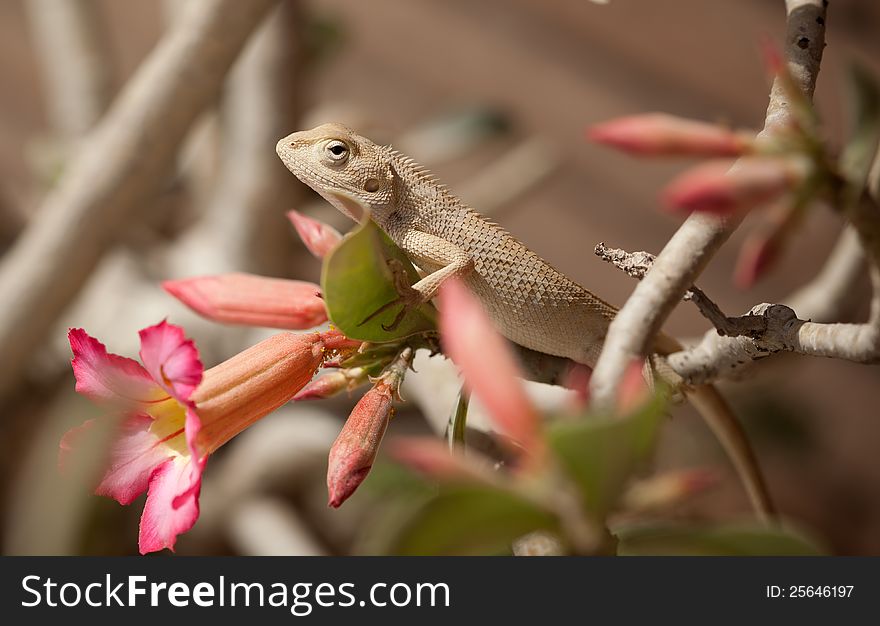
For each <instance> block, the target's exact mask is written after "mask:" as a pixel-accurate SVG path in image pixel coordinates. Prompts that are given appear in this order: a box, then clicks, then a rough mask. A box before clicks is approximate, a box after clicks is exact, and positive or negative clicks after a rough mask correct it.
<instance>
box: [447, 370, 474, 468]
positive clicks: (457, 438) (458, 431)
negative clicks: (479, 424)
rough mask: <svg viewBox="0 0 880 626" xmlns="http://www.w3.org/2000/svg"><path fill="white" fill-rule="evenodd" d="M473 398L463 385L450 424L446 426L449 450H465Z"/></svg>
mask: <svg viewBox="0 0 880 626" xmlns="http://www.w3.org/2000/svg"><path fill="white" fill-rule="evenodd" d="M470 400H471V396H470V394H469V393H468V391H467V389H465V388H464V385H462V387H461V389H459V391H458V401H457V402H456V403H455V408H454V409H453V410H452V415H450V416H449V422H448V423H447V424H446V441H447V442H448V443H449V450H450V451H453V452H454V450H455V448H464V446H465V435H466V434H467V414H468V406H469V404H470Z"/></svg>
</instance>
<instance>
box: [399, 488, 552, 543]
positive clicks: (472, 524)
mask: <svg viewBox="0 0 880 626" xmlns="http://www.w3.org/2000/svg"><path fill="white" fill-rule="evenodd" d="M539 529H546V530H550V531H557V530H558V523H557V521H556V518H555V517H554V516H553V515H552V514H551V513H549V512H547V511H544V510H543V509H541V508H539V507H537V506H536V505H534V504H532V503H531V502H529V501H527V500H525V499H523V498H521V497H520V496H518V495H516V494H515V493H512V492H509V491H504V490H501V489H493V488H491V487H486V486H478V485H462V486H456V487H446V488H444V489H443V490H442V491H441V492H440V493H439V494H438V495H437V496H436V497H434V498H431V499H430V500H427V501H426V502H424V503H423V504H422V505H421V506H419V507H418V508H417V509H415V511H414V512H413V513H412V515H410V516H409V517H408V518H407V519H406V520H405V521H404V522H403V523H402V524H401V525H400V527H399V528H397V529H396V530H395V532H393V533H391V535H392V536H393V539H392V540H391V541H390V543H389V545H388V546H387V547H386V548H385V550H384V551H385V552H387V553H391V554H401V555H443V556H449V555H491V554H501V553H509V551H510V546H511V543H512V542H513V540H514V539H516V538H517V537H521V536H523V535H525V534H527V533H529V532H532V531H534V530H539Z"/></svg>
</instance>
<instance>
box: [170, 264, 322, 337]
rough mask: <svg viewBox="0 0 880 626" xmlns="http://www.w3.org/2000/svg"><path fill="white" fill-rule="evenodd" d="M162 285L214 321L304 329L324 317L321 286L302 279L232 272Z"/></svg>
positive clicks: (318, 323)
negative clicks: (265, 276)
mask: <svg viewBox="0 0 880 626" xmlns="http://www.w3.org/2000/svg"><path fill="white" fill-rule="evenodd" d="M162 287H163V289H165V291H167V292H168V293H170V294H171V295H173V296H174V297H175V298H177V299H178V300H180V301H181V302H183V303H184V304H185V305H187V306H188V307H189V308H191V309H192V310H194V311H195V312H196V313H198V314H200V315H201V316H203V317H206V318H208V319H210V320H214V321H216V322H223V323H227V324H245V325H248V326H264V327H267V328H283V329H286V330H307V329H309V328H314V327H315V326H319V325H321V324H323V323H324V322H326V321H327V309H326V307H325V306H324V300H323V299H322V298H321V288H320V287H319V286H318V285H316V284H314V283H309V282H304V281H301V280H286V279H281V278H264V277H262V276H254V275H252V274H242V273H234V274H221V275H219V276H199V277H197V278H188V279H184V280H168V281H165V282H164V283H162Z"/></svg>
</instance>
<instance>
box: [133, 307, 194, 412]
mask: <svg viewBox="0 0 880 626" xmlns="http://www.w3.org/2000/svg"><path fill="white" fill-rule="evenodd" d="M138 334H139V335H140V338H141V350H140V356H141V361H143V363H144V366H145V367H146V369H147V371H148V372H149V373H150V376H152V377H153V380H155V381H156V382H157V383H158V384H160V385H162V387H163V388H164V389H165V390H166V391H168V393H170V394H171V395H173V396H174V397H175V398H177V399H178V400H179V401H181V402H183V403H186V402H188V401H189V397H190V396H191V395H192V392H193V391H194V390H195V388H196V387H198V385H199V383H200V382H201V380H202V373H203V372H204V367H203V366H202V362H201V360H200V359H199V351H198V349H197V348H196V346H195V343H193V341H192V339H187V338H186V336H185V335H184V331H183V328H181V327H180V326H176V325H174V324H169V323H168V322H167V321H166V320H163V321H161V322H159V323H158V324H156V325H155V326H149V327H147V328H144V329H143V330H141V331H140V332H139V333H138Z"/></svg>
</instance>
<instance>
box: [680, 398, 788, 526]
mask: <svg viewBox="0 0 880 626" xmlns="http://www.w3.org/2000/svg"><path fill="white" fill-rule="evenodd" d="M683 391H684V393H685V395H686V396H687V399H688V400H689V401H690V403H691V404H692V405H693V406H694V408H695V409H696V410H697V412H698V413H699V414H700V415H701V416H702V418H703V420H704V421H705V422H706V424H707V425H708V426H709V428H710V429H711V430H712V432H713V433H714V434H715V437H717V439H718V441H719V442H720V443H721V446H722V447H723V448H724V450H725V452H726V453H727V455H728V456H729V457H730V460H731V462H732V463H733V466H734V468H735V469H736V472H737V474H739V477H740V480H741V481H742V483H743V486H744V487H745V490H746V493H747V494H748V496H749V500H750V501H751V503H752V506H753V507H754V509H755V513H756V515H757V516H758V519H760V520H761V521H762V522H764V523H770V522H771V521H772V520H773V519H774V518H775V516H776V509H775V507H774V506H773V501H772V499H771V498H770V491H769V490H768V489H767V483H766V482H765V480H764V475H763V474H762V473H761V468H760V466H759V465H758V459H757V458H756V457H755V453H754V451H753V450H752V446H751V444H750V443H749V440H748V438H747V437H746V434H745V431H743V428H742V426H741V425H740V423H739V421H738V420H737V419H736V416H735V415H734V414H733V411H732V410H731V409H730V405H728V404H727V401H726V400H725V399H724V396H722V395H721V394H720V393H719V392H718V390H717V389H716V388H715V387H714V386H712V385H700V386H699V387H692V388H686V389H683Z"/></svg>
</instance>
